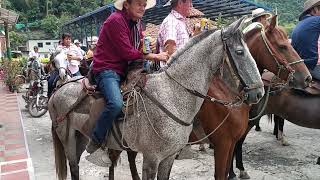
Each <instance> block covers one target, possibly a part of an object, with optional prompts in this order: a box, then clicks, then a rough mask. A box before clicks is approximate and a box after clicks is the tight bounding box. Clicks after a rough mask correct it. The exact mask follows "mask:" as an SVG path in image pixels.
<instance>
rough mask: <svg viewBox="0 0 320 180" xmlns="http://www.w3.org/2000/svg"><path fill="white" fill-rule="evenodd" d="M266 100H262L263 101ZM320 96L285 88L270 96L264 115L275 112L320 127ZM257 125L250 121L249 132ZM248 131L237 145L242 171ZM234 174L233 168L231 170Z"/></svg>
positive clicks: (254, 111) (301, 123) (296, 122)
mask: <svg viewBox="0 0 320 180" xmlns="http://www.w3.org/2000/svg"><path fill="white" fill-rule="evenodd" d="M263 101H264V100H262V102H263ZM261 106H262V103H259V104H257V105H255V106H253V112H252V115H253V116H254V115H255V114H256V112H257V111H261V108H262V107H261ZM319 107H320V97H319V96H313V95H308V94H305V93H304V92H300V91H297V90H292V89H283V90H280V91H278V92H277V93H276V94H274V95H271V96H270V97H269V101H268V104H267V107H266V109H265V111H264V113H263V114H262V115H265V114H275V115H278V116H280V117H282V118H284V119H286V120H288V121H290V122H292V123H294V124H296V125H298V126H302V127H306V128H313V129H320V114H319ZM254 125H255V122H252V123H251V122H250V123H249V126H248V129H247V132H249V131H250V129H251V128H252V127H253V126H254ZM246 135H247V133H246V134H245V136H244V137H243V138H241V139H240V141H239V142H238V143H237V145H236V149H235V155H236V167H237V168H238V169H239V170H240V171H244V166H243V162H242V145H243V142H244V140H245V138H246ZM230 173H231V174H234V172H233V170H232V169H231V171H230Z"/></svg>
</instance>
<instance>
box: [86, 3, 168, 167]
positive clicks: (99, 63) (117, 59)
mask: <svg viewBox="0 0 320 180" xmlns="http://www.w3.org/2000/svg"><path fill="white" fill-rule="evenodd" d="M155 4H156V1H155V0H117V1H116V2H115V3H114V5H115V7H116V9H118V11H117V12H115V13H113V14H111V15H110V16H109V17H108V19H107V20H106V21H105V22H104V24H103V27H102V29H101V32H100V35H99V40H98V43H97V46H96V51H95V54H94V57H93V74H94V78H95V80H96V82H97V86H98V88H99V90H100V91H101V93H102V94H103V96H104V98H105V100H106V101H107V104H106V106H105V109H104V111H103V112H102V113H101V115H100V117H99V118H98V120H97V124H96V126H95V128H94V130H93V133H92V135H91V139H90V141H89V143H88V145H87V147H86V150H87V152H88V153H90V154H92V153H94V152H96V150H98V149H99V148H100V147H101V144H102V143H104V140H105V137H106V135H107V132H108V131H109V130H110V129H111V127H112V122H113V121H114V120H116V119H117V118H118V116H119V115H120V113H121V111H122V107H123V99H122V94H121V91H120V85H121V82H122V81H123V80H124V79H125V77H126V75H127V71H128V64H130V63H132V62H133V61H134V62H135V63H136V62H141V64H142V63H143V59H148V60H151V61H167V59H168V58H169V56H168V53H167V52H162V53H160V54H153V53H149V54H143V53H142V51H141V45H142V44H141V39H143V36H142V24H141V18H142V17H143V15H144V13H145V10H146V9H148V8H151V7H153V6H154V5H155ZM105 152H106V151H105ZM89 159H90V158H89ZM107 161H109V162H111V161H110V160H109V159H107V160H105V161H104V162H107Z"/></svg>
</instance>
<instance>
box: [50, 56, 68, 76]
mask: <svg viewBox="0 0 320 180" xmlns="http://www.w3.org/2000/svg"><path fill="white" fill-rule="evenodd" d="M52 57H53V62H54V65H55V67H56V68H57V69H58V70H59V76H60V80H61V81H63V82H64V81H66V80H67V79H68V78H70V76H69V73H68V68H67V60H66V59H67V57H66V55H65V53H63V51H57V52H55V53H53V54H52Z"/></svg>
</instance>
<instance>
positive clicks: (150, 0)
mask: <svg viewBox="0 0 320 180" xmlns="http://www.w3.org/2000/svg"><path fill="white" fill-rule="evenodd" d="M125 1H126V0H116V1H115V2H114V7H115V8H116V9H118V10H122V8H123V3H124V2H125ZM156 3H157V1H156V0H147V6H146V9H150V8H152V7H154V6H155V5H156Z"/></svg>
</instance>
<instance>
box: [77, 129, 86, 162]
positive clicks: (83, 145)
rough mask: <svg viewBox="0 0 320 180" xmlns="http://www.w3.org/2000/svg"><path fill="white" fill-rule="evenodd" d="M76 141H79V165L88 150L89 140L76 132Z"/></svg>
mask: <svg viewBox="0 0 320 180" xmlns="http://www.w3.org/2000/svg"><path fill="white" fill-rule="evenodd" d="M76 140H77V161H78V164H79V162H80V158H81V155H82V153H83V152H84V150H85V149H86V145H87V143H88V139H87V138H86V137H85V136H84V135H83V134H81V133H80V132H79V131H76Z"/></svg>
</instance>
